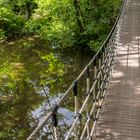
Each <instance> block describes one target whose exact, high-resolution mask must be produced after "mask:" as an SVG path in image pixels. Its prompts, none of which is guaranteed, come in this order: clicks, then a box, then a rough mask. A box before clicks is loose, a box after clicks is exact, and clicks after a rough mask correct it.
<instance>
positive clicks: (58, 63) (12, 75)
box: [0, 43, 92, 140]
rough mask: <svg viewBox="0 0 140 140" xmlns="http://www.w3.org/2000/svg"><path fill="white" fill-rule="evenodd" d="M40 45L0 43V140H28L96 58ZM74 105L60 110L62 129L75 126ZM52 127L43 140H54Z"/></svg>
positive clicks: (69, 101)
mask: <svg viewBox="0 0 140 140" xmlns="http://www.w3.org/2000/svg"><path fill="white" fill-rule="evenodd" d="M21 44H22V45H21ZM40 46H41V45H40ZM40 46H28V44H26V43H25V44H24V43H20V44H19V45H17V44H16V45H15V44H14V43H9V44H8V43H6V44H0V140H25V139H26V138H27V136H29V134H30V133H31V132H32V131H33V130H34V128H35V127H36V126H37V124H38V122H39V121H41V120H42V118H43V117H44V116H45V115H46V113H47V111H48V108H49V107H50V106H52V105H53V104H55V103H56V102H57V101H58V100H59V98H60V96H61V95H62V94H63V93H64V92H65V91H66V90H67V88H68V87H69V86H70V85H71V83H72V82H73V80H74V79H75V78H76V77H77V76H78V74H79V73H80V72H81V70H82V69H83V68H84V66H85V65H86V64H87V63H88V62H89V60H90V59H91V57H92V56H91V55H85V54H81V53H76V52H74V51H66V50H65V51H63V52H62V51H58V50H55V49H52V48H48V47H46V46H44V47H43V46H41V47H40ZM83 92H84V91H83ZM81 98H82V97H81ZM73 103H74V101H73V98H72V97H69V98H67V99H66V102H65V103H64V107H63V108H60V109H59V117H60V119H59V126H62V127H63V126H66V127H69V126H70V124H71V123H72V120H73V119H72V118H73V111H74V109H73V108H72V107H71V106H72V105H73ZM49 127H50V126H45V127H44V128H43V130H42V132H41V138H40V139H42V140H43V139H47V138H46V133H47V135H48V136H49V135H50V137H49V138H48V139H53V138H52V137H51V133H52V131H51V129H50V128H49ZM66 127H63V128H62V130H61V131H63V130H64V131H65V129H66ZM62 133H63V132H62ZM62 139H63V138H62Z"/></svg>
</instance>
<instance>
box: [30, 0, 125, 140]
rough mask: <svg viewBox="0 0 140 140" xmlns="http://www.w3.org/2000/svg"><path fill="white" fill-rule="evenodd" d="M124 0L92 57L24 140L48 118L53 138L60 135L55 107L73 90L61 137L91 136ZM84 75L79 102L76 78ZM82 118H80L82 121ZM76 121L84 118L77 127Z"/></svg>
mask: <svg viewBox="0 0 140 140" xmlns="http://www.w3.org/2000/svg"><path fill="white" fill-rule="evenodd" d="M126 5H127V3H126V1H124V2H123V4H122V8H121V10H120V13H119V15H118V18H117V20H116V22H115V24H114V26H113V28H112V30H111V32H110V33H109V35H108V37H107V38H106V40H105V41H104V43H103V44H102V46H101V48H100V49H99V50H98V52H97V53H96V55H95V56H94V57H93V58H92V60H91V61H90V62H89V64H88V65H87V66H86V67H85V68H84V70H83V71H82V72H81V73H80V75H79V76H78V77H77V78H76V80H75V81H74V82H73V83H72V85H71V86H70V87H69V89H68V90H67V91H66V92H65V93H64V95H63V96H62V97H61V99H60V100H59V102H58V103H57V104H56V105H55V106H54V107H53V108H52V109H51V111H50V112H48V113H47V115H46V116H45V117H44V119H43V120H42V121H41V122H40V123H39V124H38V126H37V127H36V129H35V130H34V131H33V132H32V133H31V134H30V136H29V137H28V138H27V140H35V139H37V138H36V136H37V135H38V133H39V131H40V130H41V129H42V128H43V126H44V125H46V124H47V123H48V121H49V120H50V119H51V122H52V126H53V135H54V136H53V139H55V140H61V139H62V137H61V135H60V133H59V131H58V127H59V126H58V125H59V124H58V110H59V108H60V107H61V105H62V104H63V102H64V100H65V98H66V97H68V96H69V94H70V93H71V92H73V96H74V109H75V110H74V120H73V123H72V124H71V126H70V127H69V129H68V130H67V132H66V133H65V138H63V140H64V139H65V140H69V139H75V140H85V139H87V140H92V139H93V138H94V134H95V130H96V124H97V121H98V117H99V113H100V110H101V108H102V105H103V102H104V101H105V100H106V96H107V90H108V87H109V83H110V78H111V74H112V69H113V65H114V62H115V59H114V58H115V55H116V47H117V43H118V40H119V33H120V31H121V26H122V24H123V19H124V16H125V12H126ZM85 75H86V87H84V88H86V94H85V95H86V96H85V99H84V101H83V103H82V104H81V105H80V104H79V94H80V93H79V87H78V85H79V81H80V80H81V78H82V77H84V76H85ZM83 118H84V121H83ZM80 122H84V123H83V124H82V126H80V127H79V125H80Z"/></svg>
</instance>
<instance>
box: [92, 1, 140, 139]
mask: <svg viewBox="0 0 140 140" xmlns="http://www.w3.org/2000/svg"><path fill="white" fill-rule="evenodd" d="M108 95H109V96H108V99H107V103H106V105H105V107H103V109H102V113H101V115H100V118H99V124H98V126H97V131H96V139H95V140H140V0H128V5H127V12H126V16H125V21H124V24H123V27H122V30H121V34H120V41H119V45H118V48H117V58H116V64H115V67H114V73H113V78H112V84H111V86H110V90H109V94H108Z"/></svg>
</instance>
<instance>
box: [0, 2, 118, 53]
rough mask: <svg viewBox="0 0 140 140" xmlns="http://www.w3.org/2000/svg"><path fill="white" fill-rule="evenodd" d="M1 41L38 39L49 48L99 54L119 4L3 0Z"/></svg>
mask: <svg viewBox="0 0 140 140" xmlns="http://www.w3.org/2000/svg"><path fill="white" fill-rule="evenodd" d="M0 7H1V11H0V38H4V37H6V38H10V39H15V38H17V37H21V36H27V35H28V36H33V35H36V36H38V37H39V38H40V39H41V40H43V41H45V42H46V43H48V44H49V45H50V46H55V47H58V48H65V47H78V48H79V47H80V48H82V49H85V48H91V49H92V50H94V51H96V49H97V48H98V47H99V46H100V44H101V42H102V41H103V40H104V39H105V37H106V35H107V34H108V32H109V30H110V28H111V26H112V25H113V23H114V20H115V18H116V16H117V14H118V10H119V7H120V0H115V1H114V0H59V1H58V0H47V1H46V0H1V1H0Z"/></svg>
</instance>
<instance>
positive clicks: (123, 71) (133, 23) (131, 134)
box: [27, 0, 140, 140]
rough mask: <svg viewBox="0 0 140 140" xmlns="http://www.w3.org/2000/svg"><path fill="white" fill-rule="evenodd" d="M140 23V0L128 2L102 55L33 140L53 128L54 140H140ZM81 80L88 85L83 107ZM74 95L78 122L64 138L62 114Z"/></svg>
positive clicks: (52, 113)
mask: <svg viewBox="0 0 140 140" xmlns="http://www.w3.org/2000/svg"><path fill="white" fill-rule="evenodd" d="M139 23H140V0H124V1H123V3H122V7H121V10H120V13H119V15H118V18H117V20H116V22H115V24H114V26H113V28H112V30H111V32H110V33H109V35H108V37H107V38H106V40H105V41H104V43H103V44H102V46H101V48H100V49H99V51H98V52H97V53H96V55H95V56H94V57H93V58H92V60H91V61H90V62H89V64H88V65H87V66H86V67H85V69H84V70H83V71H82V72H81V73H80V75H79V76H78V77H77V78H76V79H75V80H74V82H73V83H72V85H71V86H70V87H69V89H68V90H67V91H66V92H65V93H64V94H63V96H62V97H61V98H60V100H59V101H58V102H57V104H56V105H55V106H54V107H52V108H51V109H50V111H49V112H48V113H47V114H46V116H45V117H44V119H43V120H42V121H41V122H40V123H39V124H38V126H37V127H36V128H35V130H34V131H33V132H32V133H31V134H30V136H29V137H28V138H27V140H41V138H39V132H40V130H41V129H43V127H44V125H47V124H48V122H51V126H52V133H51V134H52V137H50V136H48V139H52V140H73V139H74V140H140V26H139ZM81 79H84V80H85V83H86V84H85V87H82V88H84V89H85V91H86V93H85V96H84V100H83V102H82V104H81V103H79V97H80V96H82V95H80V93H79V88H80V86H79V83H80V80H81ZM71 93H72V94H73V100H74V104H73V108H74V115H73V122H72V123H71V125H70V126H69V127H68V129H67V130H66V131H65V133H63V134H62V133H61V130H60V129H61V128H60V126H59V119H60V117H59V115H58V111H59V109H60V108H61V106H65V105H64V102H65V100H66V98H68V97H69V96H70V94H71ZM62 135H63V136H62Z"/></svg>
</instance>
